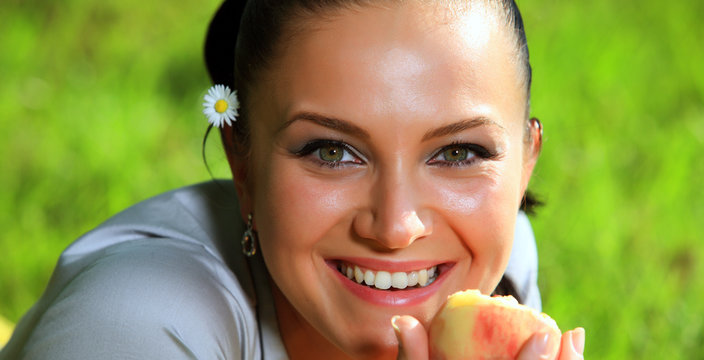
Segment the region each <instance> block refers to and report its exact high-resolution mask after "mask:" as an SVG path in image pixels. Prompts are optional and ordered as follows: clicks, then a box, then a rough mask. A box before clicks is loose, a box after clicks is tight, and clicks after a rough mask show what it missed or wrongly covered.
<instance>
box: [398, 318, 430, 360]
mask: <svg viewBox="0 0 704 360" xmlns="http://www.w3.org/2000/svg"><path fill="white" fill-rule="evenodd" d="M391 325H392V326H393V327H394V333H396V339H397V340H398V357H397V359H399V360H427V359H428V334H427V333H426V331H425V328H423V325H421V323H420V322H419V321H418V320H416V318H414V317H412V316H408V315H404V316H398V315H397V316H394V317H393V318H391Z"/></svg>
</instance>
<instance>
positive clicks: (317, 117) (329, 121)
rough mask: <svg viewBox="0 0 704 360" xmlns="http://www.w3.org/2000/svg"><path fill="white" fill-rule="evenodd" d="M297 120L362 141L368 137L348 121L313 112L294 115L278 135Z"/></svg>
mask: <svg viewBox="0 0 704 360" xmlns="http://www.w3.org/2000/svg"><path fill="white" fill-rule="evenodd" d="M299 120H305V121H311V122H314V123H316V124H318V125H321V126H324V127H326V128H329V129H333V130H337V131H340V132H343V133H345V134H349V135H352V136H355V137H358V138H362V139H368V138H369V137H370V136H369V133H368V132H367V131H366V130H364V129H362V128H361V127H359V126H357V125H355V124H353V123H351V122H349V121H346V120H342V119H337V118H334V117H329V116H325V115H321V114H316V113H313V112H300V113H297V114H295V115H294V116H292V117H291V119H289V120H288V121H286V122H285V123H284V124H283V125H281V127H280V128H279V129H278V130H277V131H276V132H277V133H279V132H281V131H283V130H284V129H285V128H287V127H289V126H290V125H291V124H293V123H294V122H296V121H299Z"/></svg>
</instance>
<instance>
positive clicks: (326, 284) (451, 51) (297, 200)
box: [226, 2, 540, 359]
mask: <svg viewBox="0 0 704 360" xmlns="http://www.w3.org/2000/svg"><path fill="white" fill-rule="evenodd" d="M437 10H438V9H436V8H434V7H432V6H428V5H420V4H417V3H414V2H409V3H406V4H404V5H398V6H394V7H391V8H376V7H364V8H361V9H355V10H342V11H340V12H337V13H335V15H334V16H330V17H326V18H325V19H324V20H323V19H310V20H308V21H307V22H306V25H307V26H308V28H307V30H304V31H302V32H300V33H298V34H297V36H295V37H294V38H292V39H291V40H290V41H289V43H288V44H287V46H286V47H285V49H284V51H283V52H282V54H281V56H280V57H279V58H278V59H276V61H275V62H274V63H273V65H272V66H270V68H269V69H268V70H267V71H266V73H265V74H263V77H262V80H261V81H259V83H258V84H256V86H255V87H254V88H253V91H252V94H251V96H250V98H251V99H254V100H252V102H251V103H250V104H248V106H249V114H250V121H251V149H250V152H249V156H247V157H238V156H236V155H233V154H228V156H229V159H230V163H231V168H232V171H233V176H234V179H235V184H236V186H237V190H238V194H239V198H240V200H241V212H242V214H243V216H245V214H248V213H253V214H254V219H255V229H256V230H257V231H258V234H259V240H260V247H261V251H262V255H263V257H264V260H265V262H266V265H267V268H268V269H269V272H270V274H271V277H272V280H273V282H272V290H273V293H274V298H275V305H276V309H277V317H278V321H279V328H280V331H281V334H282V337H283V340H284V344H285V346H286V349H287V351H288V353H289V355H290V357H291V358H292V359H295V358H306V359H316V358H320V359H331V358H335V359H344V358H355V359H360V358H370V359H371V358H383V359H390V358H395V357H396V356H397V355H398V356H402V357H403V356H405V357H408V358H423V356H425V357H426V358H427V342H426V345H423V344H422V342H420V345H419V346H415V345H414V346H405V347H404V348H403V349H404V350H403V351H402V352H400V353H399V351H398V345H399V342H401V343H406V342H404V341H399V340H398V338H397V336H405V335H407V336H411V337H418V338H425V337H427V335H425V332H424V329H423V326H416V325H413V326H407V325H408V324H419V322H420V324H423V325H427V324H429V322H430V320H431V319H432V317H433V316H434V315H435V313H436V312H437V311H438V309H439V308H440V307H441V306H442V304H443V302H444V300H445V298H446V297H447V296H448V295H450V294H451V293H454V292H456V291H458V290H463V289H467V288H476V289H480V290H481V291H482V292H483V293H490V292H491V291H492V290H493V289H494V288H495V287H496V285H497V284H498V282H499V280H500V278H501V276H502V274H503V271H504V269H505V267H506V265H507V263H508V258H509V255H510V251H511V245H512V240H513V229H514V225H515V220H516V215H517V209H518V206H519V204H520V200H521V197H522V196H523V193H524V192H525V189H526V187H527V185H528V181H529V179H530V175H531V172H532V170H533V167H534V165H535V161H536V160H537V156H538V153H539V148H540V140H539V139H540V137H539V136H537V128H533V129H531V131H533V132H534V133H536V136H533V137H532V139H533V141H531V142H526V141H525V139H526V134H525V118H524V116H525V102H526V99H525V91H524V89H523V88H522V87H521V85H520V81H519V76H518V72H517V69H516V68H515V65H514V63H513V62H512V60H513V56H514V55H513V50H512V43H511V39H510V37H509V36H508V35H507V33H505V32H504V31H505V30H503V27H502V26H500V25H498V24H500V23H499V22H498V21H497V20H496V19H495V18H494V17H493V15H492V16H487V15H491V12H484V11H481V9H478V10H476V11H474V10H473V11H472V12H469V13H464V14H460V15H457V16H449V15H448V14H447V13H445V12H442V11H437ZM467 34H469V35H467ZM325 119H337V121H333V122H331V121H330V120H325ZM453 124H454V125H455V126H454V127H450V125H453ZM226 133H227V131H226ZM317 139H329V140H335V141H341V142H344V143H345V144H347V145H346V146H348V147H349V149H351V150H350V151H349V152H348V153H345V157H344V159H343V161H341V162H340V163H338V164H337V165H338V166H334V167H331V166H327V165H329V164H327V165H326V164H325V161H324V160H322V159H321V158H320V156H319V153H318V152H313V153H310V154H307V155H305V156H303V155H301V154H300V150H301V148H303V147H305V145H306V144H307V143H310V142H311V141H314V140H317ZM230 140H231V139H230ZM454 142H460V143H471V144H477V145H479V146H481V147H483V148H484V149H486V150H487V151H488V152H490V153H492V154H493V156H492V157H491V158H482V157H480V156H474V155H472V154H471V153H470V155H469V158H468V159H469V160H471V161H469V160H468V161H466V162H462V164H458V163H455V164H451V161H448V160H447V159H446V158H443V155H442V154H444V153H443V150H445V149H446V148H445V147H447V146H450V145H452V144H453V143H454ZM337 150H338V151H342V148H337ZM453 165H458V166H453ZM341 257H355V258H364V259H373V260H382V261H387V262H388V263H398V262H404V261H424V262H433V263H445V264H450V265H452V266H451V268H450V269H449V270H447V272H446V274H445V279H444V281H443V282H442V283H439V285H440V286H438V289H437V291H436V292H435V293H434V294H433V295H432V296H431V297H430V298H428V299H427V300H425V301H423V302H422V303H420V304H416V305H413V306H384V305H378V304H370V303H369V302H367V301H364V300H362V299H360V298H359V297H357V296H355V295H353V294H352V293H351V292H350V291H349V290H348V289H347V288H345V287H344V286H342V285H341V281H340V279H339V277H338V276H337V275H336V270H335V269H334V268H332V267H331V266H330V264H331V262H332V261H334V260H335V259H339V258H341ZM381 270H383V269H381ZM399 314H403V315H408V316H405V317H403V318H401V320H400V323H399V324H400V325H399V326H398V327H399V330H400V334H402V335H399V334H396V335H395V332H394V329H393V328H392V326H391V318H392V317H393V316H394V315H399ZM414 322H415V323H414ZM423 346H425V347H423ZM409 351H410V352H409Z"/></svg>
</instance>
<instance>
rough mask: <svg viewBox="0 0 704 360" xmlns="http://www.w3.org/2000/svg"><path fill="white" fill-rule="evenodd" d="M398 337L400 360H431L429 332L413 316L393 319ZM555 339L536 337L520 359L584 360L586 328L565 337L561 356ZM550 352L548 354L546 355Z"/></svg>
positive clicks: (570, 332) (527, 345) (562, 341)
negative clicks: (554, 349) (554, 348)
mask: <svg viewBox="0 0 704 360" xmlns="http://www.w3.org/2000/svg"><path fill="white" fill-rule="evenodd" d="M392 324H393V325H394V331H395V332H396V338H397V339H398V343H399V349H398V359H400V360H427V359H428V333H427V332H426V331H425V328H423V325H421V323H420V322H419V321H418V320H416V319H415V318H414V317H412V316H407V315H406V316H399V317H394V319H393V320H392ZM552 341H554V340H552V339H546V336H545V334H540V333H538V334H534V335H533V336H532V337H531V338H530V339H528V341H527V342H526V344H525V345H523V348H522V349H521V352H520V353H519V355H518V357H517V358H516V360H542V359H557V360H580V359H584V355H583V353H584V329H583V328H576V329H574V330H570V331H567V332H565V333H564V334H562V337H561V339H560V349H559V355H557V357H555V354H550V353H549V351H550V350H549V347H548V346H547V344H549V343H550V342H552ZM546 352H548V353H547V354H546Z"/></svg>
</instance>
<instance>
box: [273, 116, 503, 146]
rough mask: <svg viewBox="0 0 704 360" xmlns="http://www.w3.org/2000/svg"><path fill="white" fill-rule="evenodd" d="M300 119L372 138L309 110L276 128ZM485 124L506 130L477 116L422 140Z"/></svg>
mask: <svg viewBox="0 0 704 360" xmlns="http://www.w3.org/2000/svg"><path fill="white" fill-rule="evenodd" d="M300 120H304V121H311V122H313V123H316V124H318V125H320V126H324V127H326V128H329V129H333V130H337V131H340V132H343V133H346V134H349V135H352V136H355V137H358V138H362V139H368V138H370V135H369V133H368V132H367V131H366V130H364V129H362V128H361V127H359V126H357V125H355V124H353V123H351V122H349V121H346V120H342V119H338V118H334V117H330V116H325V115H321V114H317V113H314V112H309V111H304V112H300V113H296V114H295V115H293V116H292V117H291V119H289V120H287V121H286V122H285V123H283V125H281V127H279V129H278V130H276V133H280V132H281V131H283V130H284V129H286V128H287V127H289V126H290V125H291V124H293V123H294V122H296V121H300ZM483 125H493V126H496V127H498V128H500V129H501V130H504V131H505V129H504V127H503V126H501V125H499V124H498V123H496V122H495V121H493V120H491V119H489V118H487V117H485V116H477V117H474V118H470V119H464V120H460V121H457V122H454V123H451V124H448V125H444V126H441V127H439V128H436V129H432V130H429V131H428V132H426V133H425V134H424V135H423V139H422V141H427V140H430V139H432V138H436V137H441V136H447V135H452V134H456V133H459V132H462V131H464V130H467V129H472V128H475V127H478V126H483Z"/></svg>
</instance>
